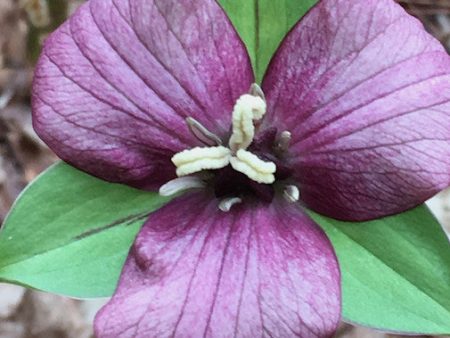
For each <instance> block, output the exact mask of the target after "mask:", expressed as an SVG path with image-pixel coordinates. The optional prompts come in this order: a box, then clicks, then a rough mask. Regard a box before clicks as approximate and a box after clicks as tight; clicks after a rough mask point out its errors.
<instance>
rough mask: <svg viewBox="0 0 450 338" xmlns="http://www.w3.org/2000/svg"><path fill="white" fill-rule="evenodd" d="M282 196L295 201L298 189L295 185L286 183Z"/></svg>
mask: <svg viewBox="0 0 450 338" xmlns="http://www.w3.org/2000/svg"><path fill="white" fill-rule="evenodd" d="M283 196H284V198H285V199H286V200H287V201H288V202H291V203H295V202H297V201H298V200H299V198H300V191H299V190H298V188H297V187H296V186H295V185H287V186H286V187H285V188H284V192H283Z"/></svg>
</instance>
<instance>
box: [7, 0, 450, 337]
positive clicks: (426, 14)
mask: <svg viewBox="0 0 450 338" xmlns="http://www.w3.org/2000/svg"><path fill="white" fill-rule="evenodd" d="M243 1H245V0H243ZM82 2H83V0H0V226H1V224H2V222H3V219H4V218H5V216H6V213H7V212H8V210H9V208H10V207H11V204H12V203H13V201H14V200H15V198H16V197H17V195H18V194H19V193H20V192H21V190H22V189H23V188H24V187H25V186H26V185H27V184H28V183H29V182H30V181H31V180H32V179H33V178H34V177H36V175H38V174H39V173H40V172H41V171H43V170H45V169H46V168H47V167H48V166H49V165H51V164H52V163H54V162H55V161H57V158H56V157H55V155H54V154H53V153H52V152H51V151H50V150H49V149H48V148H47V147H46V146H45V145H44V144H43V143H42V142H41V141H40V140H39V138H38V137H37V136H36V134H35V133H34V131H33V128H32V126H31V113H30V87H31V81H32V76H33V66H34V63H35V61H36V58H37V56H38V54H39V50H40V45H41V43H42V41H43V39H45V37H46V35H47V34H48V33H49V32H51V31H52V30H53V29H55V28H56V27H57V26H58V25H59V24H61V23H62V22H63V21H64V20H65V18H66V17H67V16H68V15H70V13H72V12H73V11H74V10H75V9H76V7H77V6H79V5H80V4H81V3H82ZM398 2H399V3H400V4H401V5H402V6H404V7H405V9H406V10H408V11H409V12H410V13H411V14H412V15H415V16H416V17H418V18H419V19H420V20H421V21H422V22H423V23H424V25H425V27H426V28H427V29H428V31H429V32H430V33H431V34H433V35H434V36H435V37H436V38H438V39H439V40H440V41H441V42H442V44H443V45H444V46H445V47H446V48H447V50H449V51H450V0H405V1H398ZM429 205H430V207H431V208H432V210H433V212H434V213H435V214H436V216H437V217H438V218H439V220H440V221H441V223H442V224H443V225H444V227H445V228H446V230H447V233H450V190H448V191H444V192H443V193H441V194H440V195H438V196H436V197H435V198H433V199H432V200H431V201H429ZM0 254H1V253H0ZM449 297H450V295H449ZM103 302H104V300H95V301H80V300H73V299H68V298H64V297H60V296H55V295H50V294H45V293H41V292H37V291H31V290H26V289H23V288H21V287H19V286H13V285H5V284H0V338H66V337H67V338H69V337H70V338H88V337H93V335H92V320H93V316H94V315H95V312H96V311H97V309H98V308H99V307H100V306H101V305H102V304H103ZM337 336H338V337H339V338H386V337H402V336H398V335H386V334H383V333H381V332H376V331H372V330H368V329H365V328H360V327H354V326H351V325H348V324H342V326H341V328H340V331H339V333H338V335H337Z"/></svg>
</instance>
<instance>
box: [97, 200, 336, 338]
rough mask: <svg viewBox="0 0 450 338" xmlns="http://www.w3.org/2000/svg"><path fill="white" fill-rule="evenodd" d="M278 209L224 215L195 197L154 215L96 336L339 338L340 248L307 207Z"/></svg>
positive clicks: (99, 322)
mask: <svg viewBox="0 0 450 338" xmlns="http://www.w3.org/2000/svg"><path fill="white" fill-rule="evenodd" d="M276 203H277V202H274V204H273V205H270V206H267V205H254V207H253V208H251V209H248V205H238V206H234V207H233V208H232V210H231V211H230V212H229V213H223V212H221V211H219V210H218V208H217V201H216V200H214V199H209V197H208V196H206V194H196V195H188V196H184V197H182V198H180V199H178V200H175V201H173V202H171V203H170V204H168V205H167V206H165V207H164V208H162V209H160V210H158V211H157V212H155V213H154V214H152V215H151V216H150V219H149V220H148V222H147V223H146V224H145V226H144V228H143V229H142V230H141V232H140V234H139V236H138V238H137V240H136V242H135V244H134V247H133V248H132V250H131V253H130V255H129V257H128V261H127V263H126V265H125V268H124V271H123V272H122V277H121V279H120V283H119V287H118V289H117V291H116V294H115V295H114V297H113V298H112V300H111V301H110V302H109V303H108V304H107V305H106V306H105V307H104V308H103V309H102V310H101V311H100V312H99V314H98V315H97V318H96V322H95V330H96V334H97V337H98V338H113V337H114V338H125V337H149V338H150V337H158V338H164V337H215V338H219V337H224V338H225V337H226V338H228V337H248V338H252V337H273V338H288V337H302V338H319V337H320V338H323V337H331V336H332V335H333V333H334V331H335V329H336V327H337V325H338V322H339V318H340V273H339V268H338V265H337V261H336V257H335V255H334V252H333V248H332V246H331V244H330V242H329V241H328V239H327V237H326V235H325V234H324V233H323V231H322V230H321V229H320V228H319V227H318V226H317V225H316V224H314V223H313V221H311V220H310V219H309V218H308V217H307V216H306V215H305V214H304V213H302V211H300V210H299V209H297V208H296V207H295V206H292V205H290V206H282V205H280V204H276Z"/></svg>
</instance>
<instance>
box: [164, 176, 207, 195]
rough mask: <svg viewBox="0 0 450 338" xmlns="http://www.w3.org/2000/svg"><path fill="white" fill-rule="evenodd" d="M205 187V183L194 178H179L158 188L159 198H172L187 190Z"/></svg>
mask: <svg viewBox="0 0 450 338" xmlns="http://www.w3.org/2000/svg"><path fill="white" fill-rule="evenodd" d="M204 187H206V183H205V182H204V181H202V180H201V179H200V178H198V177H195V176H188V177H180V178H176V179H174V180H172V181H169V182H167V183H166V184H164V185H162V186H161V188H159V194H160V195H161V196H172V195H175V194H178V193H179V192H182V191H185V190H189V189H200V188H204Z"/></svg>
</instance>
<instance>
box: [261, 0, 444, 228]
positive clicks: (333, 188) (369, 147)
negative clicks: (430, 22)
mask: <svg viewBox="0 0 450 338" xmlns="http://www.w3.org/2000/svg"><path fill="white" fill-rule="evenodd" d="M263 87H264V90H265V92H266V95H267V99H268V103H269V111H270V112H271V113H272V116H271V120H272V121H274V122H273V123H275V124H277V125H278V126H279V127H280V128H285V129H287V130H290V131H291V132H292V134H293V140H292V147H291V155H292V160H291V161H292V165H293V166H294V167H295V171H296V172H295V178H296V179H297V180H298V182H299V184H300V186H301V194H302V198H303V200H304V201H305V202H306V204H307V205H309V206H310V207H312V208H313V209H314V210H316V211H319V212H321V213H324V214H326V215H329V216H332V217H335V218H341V219H349V220H364V219H370V218H375V217H380V216H384V215H388V214H393V213H398V212H402V211H404V210H406V209H408V208H411V207H414V206H416V205H418V204H420V203H422V202H423V201H425V200H426V199H427V198H429V197H431V196H432V195H434V194H435V193H436V192H438V191H439V190H441V189H443V188H445V187H446V186H448V185H450V90H449V88H450V60H449V57H448V55H447V53H446V52H445V51H444V50H443V48H442V47H441V45H440V44H439V42H438V41H436V40H434V39H433V38H432V37H431V36H429V35H428V34H427V33H426V32H425V31H424V30H423V27H422V25H421V24H420V23H419V22H418V21H417V20H416V19H415V18H412V17H410V16H409V15H407V14H406V13H405V12H404V10H403V9H402V8H401V7H400V6H399V5H397V4H396V3H394V1H391V0H367V1H356V0H351V1H349V0H324V1H321V2H320V3H319V4H318V5H317V6H316V7H314V8H313V9H312V10H311V11H310V13H309V14H308V15H307V16H306V17H305V18H304V19H303V20H302V21H301V22H300V23H299V24H298V25H297V26H296V27H295V28H294V29H293V31H292V32H291V33H290V34H289V36H288V37H287V38H286V39H285V41H284V42H283V44H282V46H281V47H280V49H279V51H278V53H277V55H276V57H275V58H274V60H273V61H272V64H271V66H270V69H269V71H268V74H267V76H266V78H265V80H264V85H263ZM269 121H270V119H269Z"/></svg>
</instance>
